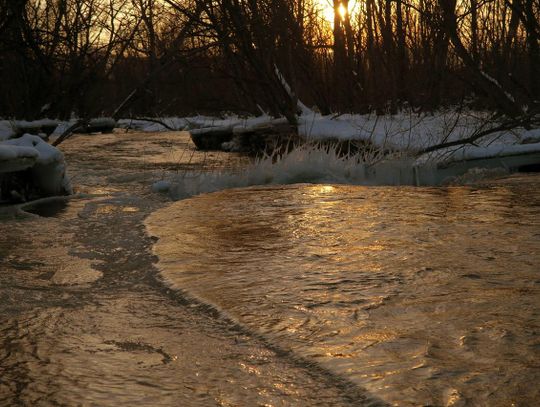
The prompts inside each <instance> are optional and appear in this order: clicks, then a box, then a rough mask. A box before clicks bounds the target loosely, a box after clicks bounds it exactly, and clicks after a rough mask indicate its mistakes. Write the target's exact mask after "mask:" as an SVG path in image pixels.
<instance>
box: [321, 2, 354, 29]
mask: <svg viewBox="0 0 540 407" xmlns="http://www.w3.org/2000/svg"><path fill="white" fill-rule="evenodd" d="M317 3H319V5H320V7H321V8H320V10H321V11H322V13H323V16H324V19H325V20H326V21H328V22H329V23H331V24H333V23H334V2H333V0H317ZM356 3H357V2H356V1H355V0H349V4H348V7H345V6H344V5H343V4H340V5H339V9H338V13H339V16H340V17H341V19H342V20H343V19H345V17H346V16H347V15H352V14H353V13H354V9H355V6H356Z"/></svg>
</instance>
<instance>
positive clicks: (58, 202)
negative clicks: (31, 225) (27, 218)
mask: <svg viewBox="0 0 540 407" xmlns="http://www.w3.org/2000/svg"><path fill="white" fill-rule="evenodd" d="M67 208H68V201H67V200H66V199H48V200H43V201H38V202H36V203H30V204H27V205H25V206H24V207H23V208H22V209H23V210H24V211H25V212H28V213H32V214H34V215H38V216H41V217H43V218H53V217H55V216H59V215H61V214H63V213H65V212H66V210H67Z"/></svg>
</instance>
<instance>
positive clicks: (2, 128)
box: [0, 120, 15, 141]
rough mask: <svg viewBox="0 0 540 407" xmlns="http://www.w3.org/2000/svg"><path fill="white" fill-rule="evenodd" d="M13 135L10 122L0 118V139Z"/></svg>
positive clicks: (6, 138)
mask: <svg viewBox="0 0 540 407" xmlns="http://www.w3.org/2000/svg"><path fill="white" fill-rule="evenodd" d="M14 135H15V131H14V130H13V125H12V122H10V121H9V120H0V141H4V140H8V139H10V138H11V137H13V136H14Z"/></svg>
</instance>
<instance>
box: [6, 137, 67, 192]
mask: <svg viewBox="0 0 540 407" xmlns="http://www.w3.org/2000/svg"><path fill="white" fill-rule="evenodd" d="M22 158H27V159H30V160H31V161H30V163H31V164H32V165H31V170H30V171H31V172H32V176H33V178H34V182H35V184H36V186H37V187H38V188H39V189H40V190H41V191H42V192H43V193H44V194H46V195H58V194H66V193H68V194H70V193H72V188H71V183H70V181H69V178H68V177H67V174H66V166H65V162H64V155H63V154H62V152H61V151H60V150H58V149H57V148H56V147H53V146H51V145H50V144H48V143H47V142H45V141H43V140H42V139H41V137H38V136H34V135H31V134H25V135H23V136H22V137H19V138H16V139H11V140H6V141H3V142H2V143H0V161H4V163H3V164H4V166H3V167H4V168H5V171H4V172H9V171H15V170H21V169H23V168H18V167H20V165H19V162H20V159H22ZM26 167H30V165H26Z"/></svg>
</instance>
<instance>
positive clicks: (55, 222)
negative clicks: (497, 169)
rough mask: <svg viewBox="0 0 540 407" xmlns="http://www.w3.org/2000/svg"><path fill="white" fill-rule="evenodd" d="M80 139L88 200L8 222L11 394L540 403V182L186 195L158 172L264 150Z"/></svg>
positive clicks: (72, 400)
mask: <svg viewBox="0 0 540 407" xmlns="http://www.w3.org/2000/svg"><path fill="white" fill-rule="evenodd" d="M65 150H66V156H67V160H68V165H69V168H70V170H71V173H72V174H74V178H75V179H74V181H73V182H74V184H75V185H78V186H79V191H80V192H84V193H85V194H86V195H83V196H80V197H79V198H78V199H74V200H72V201H69V202H68V203H67V205H65V206H63V205H57V206H59V209H58V208H57V210H55V211H47V210H45V211H44V210H40V209H39V208H37V209H36V208H33V209H30V210H31V211H32V212H33V213H34V214H37V215H41V216H36V215H34V216H25V217H20V216H17V217H11V218H5V219H4V220H2V221H1V223H0V232H1V233H0V255H1V257H0V270H1V272H0V344H1V345H0V404H2V405H4V404H5V405H32V406H33V405H114V406H116V405H149V406H154V405H186V406H191V405H202V406H207V405H220V406H234V405H239V406H255V405H267V406H274V405H283V406H289V405H299V406H313V405H332V406H334V405H355V406H359V405H385V404H395V405H447V406H450V405H455V406H457V405H489V406H493V405H501V406H503V405H504V406H507V405H516V406H529V405H530V406H533V405H535V403H536V400H537V399H538V398H539V397H540V391H539V390H538V386H537V383H538V381H539V380H540V365H539V363H538V360H540V359H539V356H540V340H539V332H540V273H539V270H540V267H539V266H540V227H539V223H540V222H539V214H540V189H539V187H540V177H539V176H538V175H517V176H510V177H506V178H501V179H494V180H491V181H488V182H484V183H483V184H481V185H476V186H454V187H444V188H434V187H432V188H416V187H363V186H351V185H333V184H321V185H310V184H295V185H289V186H279V185H278V186H272V187H269V186H266V187H260V186H259V187H250V188H243V189H235V190H226V191H220V192H215V193H212V194H206V195H200V196H197V197H193V198H189V199H186V200H182V201H178V202H174V203H171V202H170V201H168V200H167V198H166V197H163V196H161V195H159V194H154V193H151V192H150V188H149V185H150V184H151V182H152V181H155V180H157V179H159V178H160V177H161V176H163V175H166V174H170V173H171V172H175V171H180V172H182V171H185V170H186V169H196V170H201V169H204V168H208V167H209V166H210V167H219V168H222V167H223V166H229V165H230V166H237V165H242V164H243V163H244V162H245V158H244V157H241V156H234V155H219V154H214V155H212V156H210V155H202V154H199V153H196V152H194V151H193V149H192V147H191V146H190V145H189V143H188V141H187V139H186V136H185V134H153V135H144V136H142V135H133V134H131V135H130V134H127V135H119V134H115V135H110V136H96V137H95V138H93V139H92V138H89V137H88V136H85V137H81V138H75V139H73V140H70V141H68V142H67V143H66V145H65ZM47 216H49V217H47ZM145 226H146V229H145Z"/></svg>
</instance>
